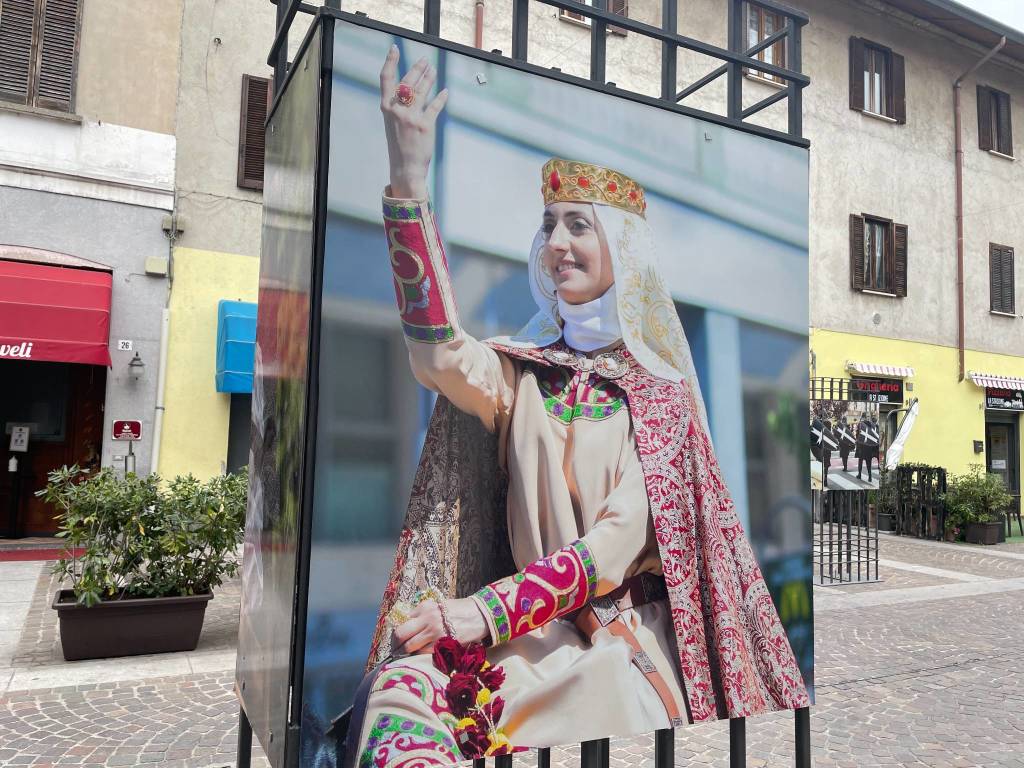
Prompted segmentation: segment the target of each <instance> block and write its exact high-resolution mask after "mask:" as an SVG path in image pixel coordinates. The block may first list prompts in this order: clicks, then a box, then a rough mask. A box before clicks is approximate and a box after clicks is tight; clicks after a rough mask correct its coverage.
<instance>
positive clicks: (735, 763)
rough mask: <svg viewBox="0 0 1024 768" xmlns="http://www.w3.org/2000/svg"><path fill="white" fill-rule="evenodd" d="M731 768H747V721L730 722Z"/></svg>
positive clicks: (734, 720) (741, 718)
mask: <svg viewBox="0 0 1024 768" xmlns="http://www.w3.org/2000/svg"><path fill="white" fill-rule="evenodd" d="M729 768H747V720H746V718H743V717H734V718H732V719H731V720H729Z"/></svg>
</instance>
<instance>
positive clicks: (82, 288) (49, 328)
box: [0, 258, 113, 366]
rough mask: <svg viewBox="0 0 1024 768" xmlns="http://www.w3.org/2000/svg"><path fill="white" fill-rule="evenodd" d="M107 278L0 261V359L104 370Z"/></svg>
mask: <svg viewBox="0 0 1024 768" xmlns="http://www.w3.org/2000/svg"><path fill="white" fill-rule="evenodd" d="M112 277H113V276H112V274H111V272H109V271H106V270H102V269H79V268H71V267H64V266H55V265H53V264H44V263H34V262H30V261H21V260H18V261H9V260H6V259H2V258H0V358H2V359H12V360H49V361H53V362H61V363H87V364H90V365H107V366H109V365H110V349H109V346H108V345H109V342H110V292H111V284H112V282H113V280H112Z"/></svg>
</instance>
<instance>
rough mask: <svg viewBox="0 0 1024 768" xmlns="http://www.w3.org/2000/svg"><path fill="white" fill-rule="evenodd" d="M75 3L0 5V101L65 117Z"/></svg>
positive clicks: (74, 47) (29, 0)
mask: <svg viewBox="0 0 1024 768" xmlns="http://www.w3.org/2000/svg"><path fill="white" fill-rule="evenodd" d="M80 21H81V0H3V2H0V99H2V100H4V101H12V102H15V103H17V104H24V105H26V106H29V107H44V108H46V109H56V110H60V111H61V112H71V111H72V110H73V109H74V105H75V75H76V69H77V66H78V29H79V24H80Z"/></svg>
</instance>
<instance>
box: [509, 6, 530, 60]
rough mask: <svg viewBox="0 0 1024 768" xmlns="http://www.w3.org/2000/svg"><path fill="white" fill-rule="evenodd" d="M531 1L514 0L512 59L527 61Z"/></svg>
mask: <svg viewBox="0 0 1024 768" xmlns="http://www.w3.org/2000/svg"><path fill="white" fill-rule="evenodd" d="M529 24H530V0H512V58H513V59H515V60H516V61H526V54H527V50H528V48H527V42H528V40H529V39H530V38H529V34H530V33H529V29H530V27H529Z"/></svg>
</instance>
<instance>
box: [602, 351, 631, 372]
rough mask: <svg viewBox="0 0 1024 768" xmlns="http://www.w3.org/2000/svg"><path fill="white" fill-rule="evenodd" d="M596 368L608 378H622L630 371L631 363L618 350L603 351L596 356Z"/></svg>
mask: <svg viewBox="0 0 1024 768" xmlns="http://www.w3.org/2000/svg"><path fill="white" fill-rule="evenodd" d="M594 370H595V371H597V375H598V376H603V377H604V378H606V379H621V378H622V377H623V376H625V375H626V373H627V372H628V371H629V363H627V362H626V358H625V357H624V356H623V355H621V354H619V353H618V352H602V353H601V354H600V355H598V356H597V357H595V358H594Z"/></svg>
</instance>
